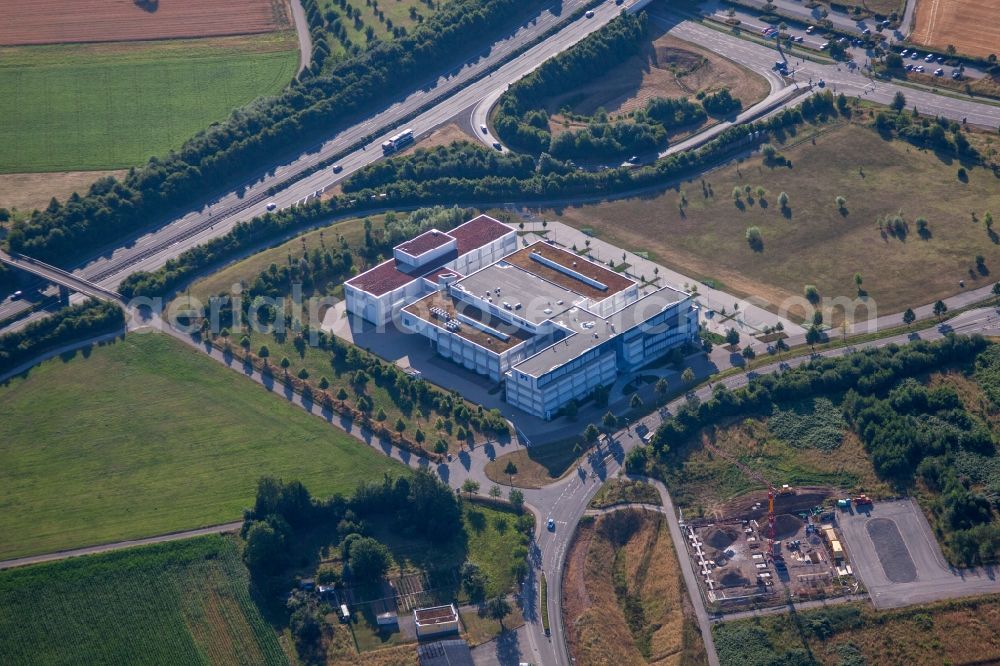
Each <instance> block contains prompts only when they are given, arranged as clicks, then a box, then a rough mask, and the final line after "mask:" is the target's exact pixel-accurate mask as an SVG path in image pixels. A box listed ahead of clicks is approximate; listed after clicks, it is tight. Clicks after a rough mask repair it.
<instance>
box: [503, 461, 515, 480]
mask: <svg viewBox="0 0 1000 666" xmlns="http://www.w3.org/2000/svg"><path fill="white" fill-rule="evenodd" d="M503 473H504V474H506V475H507V485H510V486H512V485H514V475H515V474H517V465H515V464H514V461H513V460H508V461H507V466H506V467H504V468H503Z"/></svg>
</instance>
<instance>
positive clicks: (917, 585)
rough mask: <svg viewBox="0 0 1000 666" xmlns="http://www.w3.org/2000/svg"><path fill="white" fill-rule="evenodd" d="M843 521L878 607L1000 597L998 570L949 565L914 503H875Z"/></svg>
mask: <svg viewBox="0 0 1000 666" xmlns="http://www.w3.org/2000/svg"><path fill="white" fill-rule="evenodd" d="M839 520H840V528H841V531H842V532H843V534H844V540H845V544H844V545H845V547H846V549H847V555H848V559H849V561H850V562H851V565H852V566H853V568H854V573H855V575H857V576H858V577H859V578H860V579H861V581H862V582H863V583H864V584H865V587H867V588H868V592H869V594H870V595H871V598H872V602H873V603H874V604H875V607H876V608H896V607H899V606H907V605H910V604H918V603H927V602H931V601H935V600H938V599H946V598H953V597H963V596H971V595H977V594H991V593H997V592H1000V571H997V569H996V568H977V569H954V568H952V567H950V566H948V563H947V562H946V561H945V559H944V555H942V553H941V548H940V547H939V546H938V543H937V541H936V539H935V538H934V534H933V532H932V531H931V527H930V525H929V524H928V523H927V520H926V518H924V515H923V513H922V512H921V510H920V507H919V506H917V503H916V501H915V500H899V501H895V502H876V503H875V505H874V506H873V507H871V508H870V510H869V511H866V512H864V513H859V512H854V513H853V514H852V513H841V514H840V516H839Z"/></svg>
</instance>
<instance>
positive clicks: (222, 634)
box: [0, 536, 288, 665]
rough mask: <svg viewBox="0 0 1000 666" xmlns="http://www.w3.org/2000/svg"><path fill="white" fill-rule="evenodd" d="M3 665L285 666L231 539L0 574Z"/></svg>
mask: <svg viewBox="0 0 1000 666" xmlns="http://www.w3.org/2000/svg"><path fill="white" fill-rule="evenodd" d="M0 654H2V655H3V662H4V663H5V664H9V665H13V664H133V663H138V664H284V663H287V661H288V660H287V658H286V657H285V655H284V653H283V652H282V650H281V647H280V645H279V644H278V640H277V635H276V634H275V632H274V631H273V630H272V629H271V627H270V626H268V624H267V623H266V622H265V621H264V618H263V617H262V616H261V614H260V612H259V610H258V609H257V607H256V606H255V605H254V602H253V601H252V599H251V594H250V581H249V576H248V574H247V570H246V567H245V566H244V565H243V562H242V561H241V560H240V556H239V550H238V548H237V545H236V543H235V540H234V539H233V538H232V537H221V536H210V537H203V538H199V539H191V540H185V541H178V542H174V543H166V544H158V545H155V546H150V547H145V548H135V549H129V550H124V551H119V552H116V553H110V554H105V555H92V556H88V557H83V558H74V559H71V560H65V561H62V562H57V563H52V564H42V565H37V566H33V567H26V568H23V569H13V570H10V571H4V572H0Z"/></svg>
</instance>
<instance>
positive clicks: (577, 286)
mask: <svg viewBox="0 0 1000 666" xmlns="http://www.w3.org/2000/svg"><path fill="white" fill-rule="evenodd" d="M532 254H537V255H540V256H542V257H544V258H545V259H547V260H549V261H551V262H554V263H556V264H558V265H560V266H562V267H564V268H566V269H568V270H569V271H574V272H576V273H579V274H580V275H583V276H585V277H587V278H590V279H591V280H595V281H597V282H600V283H602V284H604V285H606V286H607V289H599V288H597V287H594V286H592V285H591V284H588V283H587V282H584V281H583V280H581V279H579V278H577V277H574V276H573V275H570V274H568V273H564V272H562V271H560V270H558V269H556V268H552V267H550V266H546V265H545V264H543V263H541V262H538V261H536V260H535V259H533V258H532ZM506 260H507V261H508V262H510V263H512V264H514V265H516V266H520V267H521V268H523V269H524V270H526V271H528V272H530V273H534V274H535V275H537V276H538V277H540V278H543V279H545V280H548V281H549V282H552V283H554V284H557V285H559V286H560V287H564V288H566V289H569V290H571V291H575V292H576V293H578V294H580V295H582V296H586V297H587V298H590V299H593V300H595V301H603V300H604V299H605V298H608V297H610V296H613V295H615V294H617V293H618V292H620V291H624V290H625V289H628V288H629V287H631V286H632V285H634V284H635V281H633V280H632V279H631V278H628V277H626V276H624V275H622V274H621V273H616V272H614V271H612V270H609V269H607V268H605V267H604V266H601V265H600V264H598V263H596V262H593V261H591V260H590V259H587V258H586V257H582V256H579V255H576V254H574V253H572V252H568V251H566V250H563V249H561V248H558V247H554V246H552V245H549V244H548V243H546V242H544V241H538V242H537V243H532V244H531V245H529V246H528V247H526V248H523V249H521V250H518V251H517V252H514V253H513V254H511V255H508V256H507V257H506Z"/></svg>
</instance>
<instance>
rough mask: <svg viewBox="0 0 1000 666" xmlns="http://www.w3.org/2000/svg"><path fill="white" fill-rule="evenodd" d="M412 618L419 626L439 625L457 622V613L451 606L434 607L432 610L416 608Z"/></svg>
mask: <svg viewBox="0 0 1000 666" xmlns="http://www.w3.org/2000/svg"><path fill="white" fill-rule="evenodd" d="M413 617H414V618H415V619H416V621H417V622H419V623H420V624H441V623H443V622H456V621H458V611H456V610H455V607H454V606H452V605H451V604H448V605H447V606H434V607H433V608H417V609H414V611H413Z"/></svg>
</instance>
